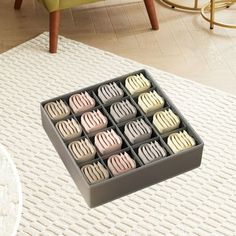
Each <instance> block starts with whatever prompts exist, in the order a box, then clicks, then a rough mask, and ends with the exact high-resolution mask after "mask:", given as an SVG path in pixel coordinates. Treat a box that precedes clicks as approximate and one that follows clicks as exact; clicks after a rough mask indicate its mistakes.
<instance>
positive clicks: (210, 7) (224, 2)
mask: <svg viewBox="0 0 236 236" xmlns="http://www.w3.org/2000/svg"><path fill="white" fill-rule="evenodd" d="M234 3H236V0H210V1H209V2H208V3H206V4H204V5H203V7H202V9H201V15H202V17H203V18H204V19H205V20H206V21H208V22H210V29H213V28H214V25H218V26H221V27H227V28H234V29H236V25H233V24H226V23H224V22H220V21H216V20H215V13H216V9H217V10H219V9H224V8H229V7H230V6H231V5H232V4H234ZM206 12H210V17H208V16H207V15H206Z"/></svg>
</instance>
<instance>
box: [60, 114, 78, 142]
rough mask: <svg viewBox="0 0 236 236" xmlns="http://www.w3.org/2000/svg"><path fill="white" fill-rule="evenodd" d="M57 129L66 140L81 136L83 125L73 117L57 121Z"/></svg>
mask: <svg viewBox="0 0 236 236" xmlns="http://www.w3.org/2000/svg"><path fill="white" fill-rule="evenodd" d="M56 129H57V130H58V132H59V134H60V135H61V137H62V138H63V139H64V140H69V139H72V138H76V137H80V135H81V133H82V127H81V125H80V124H79V123H78V122H77V121H76V120H75V119H73V118H71V119H68V120H62V121H59V122H57V123H56Z"/></svg>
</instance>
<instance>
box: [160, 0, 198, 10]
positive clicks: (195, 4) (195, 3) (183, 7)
mask: <svg viewBox="0 0 236 236" xmlns="http://www.w3.org/2000/svg"><path fill="white" fill-rule="evenodd" d="M160 2H162V3H163V4H165V5H167V6H169V7H171V8H173V9H175V8H176V9H178V10H183V11H196V12H199V11H200V10H201V7H200V6H199V1H198V0H194V1H193V6H192V7H191V6H186V5H183V4H179V3H176V2H175V1H172V0H160Z"/></svg>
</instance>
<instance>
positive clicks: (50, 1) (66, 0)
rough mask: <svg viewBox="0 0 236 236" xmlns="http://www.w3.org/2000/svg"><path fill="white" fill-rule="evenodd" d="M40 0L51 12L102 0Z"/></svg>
mask: <svg viewBox="0 0 236 236" xmlns="http://www.w3.org/2000/svg"><path fill="white" fill-rule="evenodd" d="M38 1H39V2H41V3H42V4H43V5H44V6H45V7H46V9H47V10H48V11H49V12H53V11H57V10H62V9H66V8H71V7H75V6H79V5H82V4H87V3H92V2H98V1H101V0H38Z"/></svg>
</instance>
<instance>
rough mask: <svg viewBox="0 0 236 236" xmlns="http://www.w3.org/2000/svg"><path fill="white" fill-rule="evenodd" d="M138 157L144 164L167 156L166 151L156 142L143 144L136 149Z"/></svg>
mask: <svg viewBox="0 0 236 236" xmlns="http://www.w3.org/2000/svg"><path fill="white" fill-rule="evenodd" d="M138 155H139V157H140V159H141V160H142V161H143V163H144V164H147V163H149V162H151V161H153V160H156V159H160V158H162V157H165V156H166V155H167V153H166V150H165V149H164V148H163V147H161V145H160V144H159V143H158V142H157V141H154V142H151V143H145V144H143V145H141V146H140V147H139V149H138Z"/></svg>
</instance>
